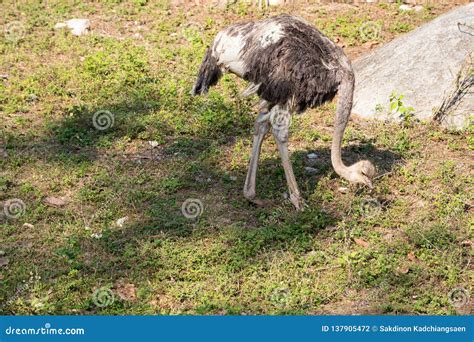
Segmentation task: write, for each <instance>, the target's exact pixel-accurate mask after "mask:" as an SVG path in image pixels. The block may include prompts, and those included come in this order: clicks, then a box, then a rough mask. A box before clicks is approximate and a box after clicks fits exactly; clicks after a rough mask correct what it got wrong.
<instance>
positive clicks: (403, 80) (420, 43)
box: [353, 3, 474, 128]
mask: <svg viewBox="0 0 474 342" xmlns="http://www.w3.org/2000/svg"><path fill="white" fill-rule="evenodd" d="M473 62H474V3H470V4H468V5H465V6H461V7H458V8H456V9H454V10H452V11H450V12H448V13H446V14H444V15H441V16H440V17H438V18H436V19H435V20H433V21H431V22H429V23H427V24H425V25H423V26H421V27H419V28H418V29H416V30H414V31H412V32H410V33H408V34H405V35H403V36H401V37H398V38H396V39H394V40H393V41H391V42H390V43H388V44H386V45H384V46H382V47H380V48H378V49H376V50H374V51H373V52H371V53H369V54H367V55H365V56H363V57H361V58H359V59H358V60H356V61H355V62H354V63H353V66H354V71H355V74H356V88H355V94H354V107H353V112H354V113H355V114H357V115H359V116H362V117H366V118H381V119H393V120H397V119H399V118H400V112H403V110H401V111H400V110H393V109H392V110H391V109H390V100H389V99H390V95H391V94H392V93H396V94H397V96H399V95H403V96H404V97H403V99H402V100H401V101H402V103H403V105H402V107H405V108H408V107H413V108H414V115H415V116H416V117H417V118H419V119H422V120H427V119H432V118H433V116H434V113H435V112H436V110H437V108H439V107H441V105H442V103H443V102H445V101H446V99H447V98H449V97H450V95H452V94H453V91H455V88H456V87H455V85H456V82H457V78H458V75H459V74H460V71H461V69H463V70H464V73H463V75H462V76H461V77H466V72H467V73H468V74H470V77H471V78H470V81H469V80H468V81H469V82H467V83H468V84H471V85H472V78H473V77H474V75H473V68H474V64H473ZM466 65H467V66H466ZM392 102H394V101H392ZM448 109H449V111H448V112H449V115H448V116H443V119H442V120H440V121H442V122H443V124H444V125H446V126H449V127H451V128H463V127H466V126H467V125H468V124H469V123H470V121H471V120H472V116H473V115H474V97H473V94H472V86H469V87H468V90H467V93H466V95H465V96H463V97H462V99H461V100H460V101H456V104H455V106H450V107H449V108H448ZM438 116H439V115H438ZM471 123H472V121H471Z"/></svg>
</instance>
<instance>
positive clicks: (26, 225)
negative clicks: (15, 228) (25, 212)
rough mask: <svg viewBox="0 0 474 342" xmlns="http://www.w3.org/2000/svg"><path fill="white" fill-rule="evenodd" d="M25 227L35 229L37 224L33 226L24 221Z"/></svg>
mask: <svg viewBox="0 0 474 342" xmlns="http://www.w3.org/2000/svg"><path fill="white" fill-rule="evenodd" d="M23 227H24V228H29V229H33V228H34V227H35V226H33V225H32V224H31V223H23Z"/></svg>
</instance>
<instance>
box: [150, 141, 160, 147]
mask: <svg viewBox="0 0 474 342" xmlns="http://www.w3.org/2000/svg"><path fill="white" fill-rule="evenodd" d="M148 145H150V146H151V147H152V148H155V147H157V146H158V145H159V144H158V141H156V140H151V141H149V142H148Z"/></svg>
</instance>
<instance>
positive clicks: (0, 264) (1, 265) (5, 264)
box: [0, 257, 10, 267]
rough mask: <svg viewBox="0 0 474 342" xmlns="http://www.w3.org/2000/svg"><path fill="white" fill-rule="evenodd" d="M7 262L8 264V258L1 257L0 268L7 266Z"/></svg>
mask: <svg viewBox="0 0 474 342" xmlns="http://www.w3.org/2000/svg"><path fill="white" fill-rule="evenodd" d="M9 262H10V260H8V258H5V257H1V258H0V267H3V266H7V265H8V263H9Z"/></svg>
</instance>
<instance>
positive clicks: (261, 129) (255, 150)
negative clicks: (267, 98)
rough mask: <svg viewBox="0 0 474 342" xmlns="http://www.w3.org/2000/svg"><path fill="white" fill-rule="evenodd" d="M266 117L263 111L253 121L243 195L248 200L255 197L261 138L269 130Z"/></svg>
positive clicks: (266, 114)
mask: <svg viewBox="0 0 474 342" xmlns="http://www.w3.org/2000/svg"><path fill="white" fill-rule="evenodd" d="M268 117H269V115H268V113H265V112H263V113H260V114H259V115H258V117H257V120H256V121H255V129H254V133H253V146H252V155H251V156H250V163H249V169H248V172H247V178H246V179H245V185H244V196H245V198H247V199H248V200H249V201H254V198H255V183H256V178H257V167H258V159H259V157H260V150H261V149H262V142H263V139H264V138H265V135H266V134H267V133H268V131H269V130H270V122H269V121H268ZM254 202H255V201H254Z"/></svg>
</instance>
